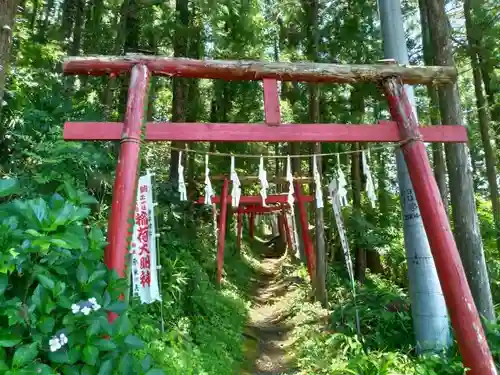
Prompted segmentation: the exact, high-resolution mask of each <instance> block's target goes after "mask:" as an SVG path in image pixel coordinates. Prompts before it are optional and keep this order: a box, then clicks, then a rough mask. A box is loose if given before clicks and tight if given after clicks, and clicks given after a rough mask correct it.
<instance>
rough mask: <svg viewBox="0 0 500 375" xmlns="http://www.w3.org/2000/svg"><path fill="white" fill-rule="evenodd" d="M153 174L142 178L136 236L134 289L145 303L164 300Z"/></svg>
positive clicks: (138, 196) (137, 208)
mask: <svg viewBox="0 0 500 375" xmlns="http://www.w3.org/2000/svg"><path fill="white" fill-rule="evenodd" d="M154 220H155V217H154V210H153V192H152V185H151V175H149V174H147V175H145V176H142V177H140V178H139V186H138V188H137V203H136V208H135V215H134V221H135V225H134V231H133V234H132V244H131V253H132V286H133V293H134V296H139V298H140V300H141V302H142V303H152V302H154V301H161V296H160V293H159V287H158V270H157V259H156V233H155V231H156V229H155V222H154Z"/></svg>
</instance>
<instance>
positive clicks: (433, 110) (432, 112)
mask: <svg viewBox="0 0 500 375" xmlns="http://www.w3.org/2000/svg"><path fill="white" fill-rule="evenodd" d="M425 1H426V0H419V9H420V23H421V28H422V45H423V55H424V63H425V65H433V64H434V59H433V56H432V45H431V40H430V34H429V21H428V17H427V10H426V7H425V6H426V5H425ZM427 94H428V95H429V117H430V122H431V124H432V125H440V124H441V121H440V119H439V98H438V93H437V89H436V87H435V86H434V85H427ZM432 161H433V164H434V177H435V178H436V182H437V185H438V188H439V192H440V193H441V199H442V200H443V205H444V208H445V210H446V212H448V184H447V182H446V162H445V158H444V147H443V144H442V143H437V142H434V143H432Z"/></svg>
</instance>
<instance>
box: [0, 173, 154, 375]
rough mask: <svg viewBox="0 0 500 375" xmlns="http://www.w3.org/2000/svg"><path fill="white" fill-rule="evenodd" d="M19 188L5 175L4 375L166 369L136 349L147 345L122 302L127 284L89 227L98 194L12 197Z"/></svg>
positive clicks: (0, 299)
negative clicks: (109, 264) (134, 330)
mask: <svg viewBox="0 0 500 375" xmlns="http://www.w3.org/2000/svg"><path fill="white" fill-rule="evenodd" d="M16 188H17V185H16V182H15V181H13V180H5V179H4V180H0V202H3V203H0V374H5V375H25V374H26V375H28V374H41V375H49V374H64V375H73V374H74V375H77V374H78V375H108V374H134V375H135V374H148V375H153V374H161V373H162V372H161V371H159V370H156V369H153V368H152V363H151V358H150V357H149V356H146V357H144V355H137V354H136V353H137V350H138V349H142V348H143V347H144V343H143V342H142V341H141V340H140V339H139V338H138V337H137V336H134V335H133V334H132V333H131V332H132V326H131V323H130V320H129V318H128V317H127V315H126V314H124V309H125V304H124V303H123V302H120V300H119V297H120V296H121V295H123V294H124V293H127V291H128V283H127V281H126V280H124V279H121V278H119V277H118V276H117V274H116V273H115V272H109V271H108V270H107V268H106V266H105V265H104V264H103V262H102V257H103V252H104V246H105V239H104V236H103V234H102V232H101V231H100V230H99V229H98V228H96V227H92V228H91V229H87V227H86V226H88V224H89V223H88V215H89V213H90V210H89V209H88V208H87V207H85V206H84V204H90V203H92V202H93V198H92V197H90V196H88V195H86V194H85V193H80V194H78V195H77V197H78V199H71V198H70V199H65V198H63V197H62V196H61V195H59V194H54V195H52V196H51V197H49V198H47V199H42V198H38V199H31V200H21V199H12V198H10V197H11V194H12V193H13V192H15V190H16ZM70 195H71V194H70ZM73 198H74V197H73ZM109 312H116V313H120V317H119V318H118V319H116V320H115V321H114V322H113V323H109V322H108V319H107V317H108V313H109ZM134 352H136V353H134ZM140 352H141V353H144V351H140ZM141 356H142V357H143V358H141Z"/></svg>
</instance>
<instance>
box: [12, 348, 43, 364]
mask: <svg viewBox="0 0 500 375" xmlns="http://www.w3.org/2000/svg"><path fill="white" fill-rule="evenodd" d="M37 355H38V345H37V344H36V343H33V344H29V345H23V346H21V347H19V348H18V349H17V350H16V352H15V353H14V358H13V359H12V366H13V367H22V366H25V365H27V364H28V363H30V362H31V361H33V360H34V359H35V358H36V356H37Z"/></svg>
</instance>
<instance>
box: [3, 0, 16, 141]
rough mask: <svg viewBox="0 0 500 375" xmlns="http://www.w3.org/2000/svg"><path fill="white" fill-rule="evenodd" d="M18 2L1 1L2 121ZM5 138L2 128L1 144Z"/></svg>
mask: <svg viewBox="0 0 500 375" xmlns="http://www.w3.org/2000/svg"><path fill="white" fill-rule="evenodd" d="M17 1H18V0H0V9H1V10H0V120H1V115H2V107H3V96H4V93H5V82H6V78H7V68H8V66H9V61H10V49H11V45H12V36H13V29H14V19H15V17H16V9H17ZM0 124H1V121H0ZM4 136H5V129H3V128H0V142H3V140H4V139H5V138H4ZM2 149H3V148H2Z"/></svg>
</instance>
